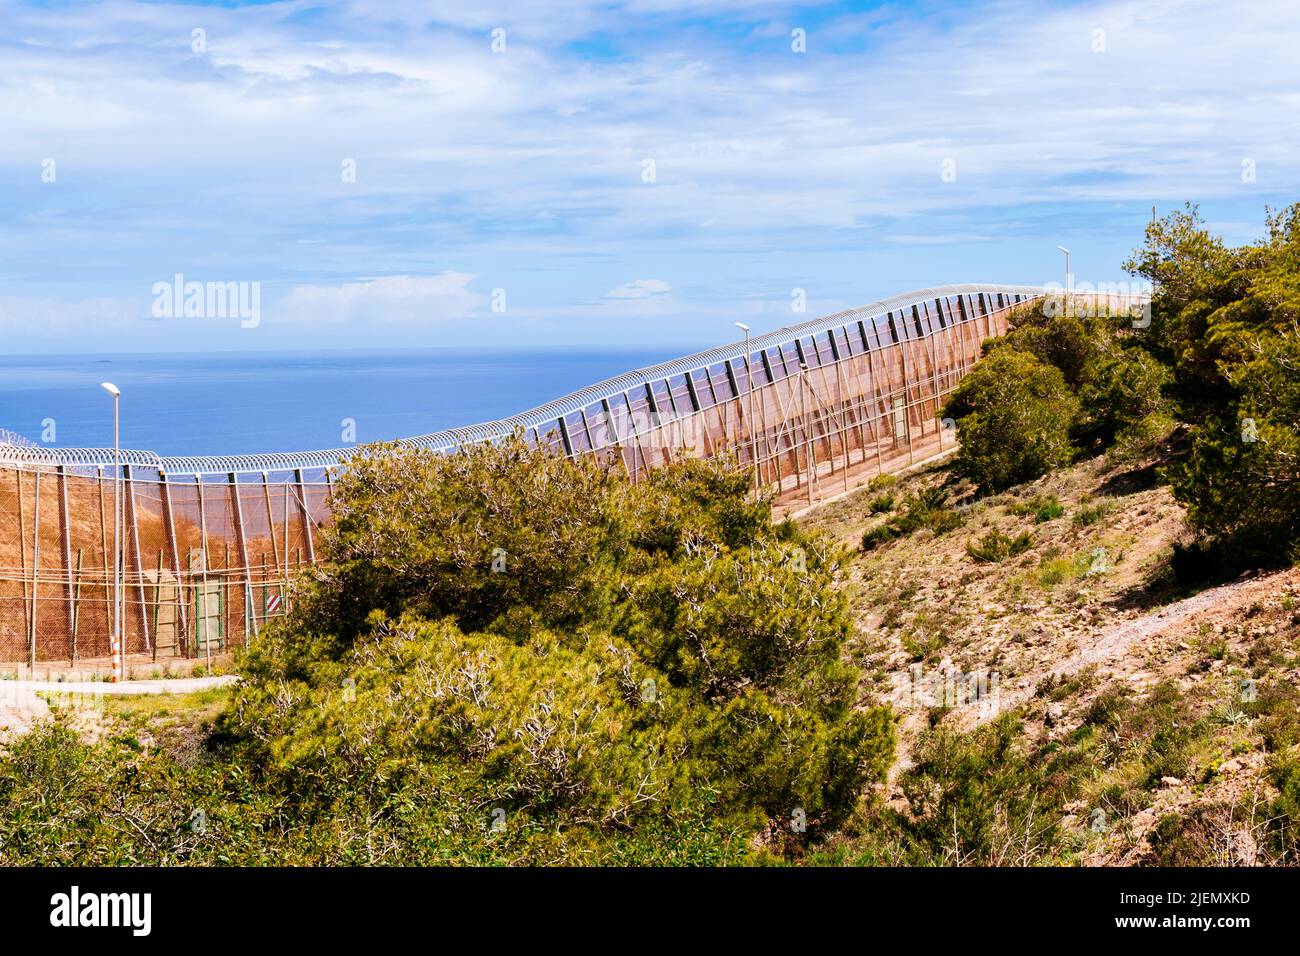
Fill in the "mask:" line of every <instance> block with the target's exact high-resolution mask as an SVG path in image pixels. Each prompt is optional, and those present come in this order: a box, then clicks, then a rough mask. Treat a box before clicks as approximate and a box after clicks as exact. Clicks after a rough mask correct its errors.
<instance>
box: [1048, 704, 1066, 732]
mask: <svg viewBox="0 0 1300 956" xmlns="http://www.w3.org/2000/svg"><path fill="white" fill-rule="evenodd" d="M1064 716H1065V707H1064V706H1063V705H1061V704H1048V705H1047V716H1046V719H1045V720H1044V723H1046V724H1047V726H1048V727H1055V726H1056V725H1057V724H1059V723H1060V722H1061V718H1062V717H1064Z"/></svg>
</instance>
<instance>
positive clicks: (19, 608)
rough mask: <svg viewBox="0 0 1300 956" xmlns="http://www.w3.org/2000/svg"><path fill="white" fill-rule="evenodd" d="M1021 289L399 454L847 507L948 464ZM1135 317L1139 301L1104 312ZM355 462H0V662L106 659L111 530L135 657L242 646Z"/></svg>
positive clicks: (740, 349)
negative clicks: (511, 463) (499, 444)
mask: <svg viewBox="0 0 1300 956" xmlns="http://www.w3.org/2000/svg"><path fill="white" fill-rule="evenodd" d="M1041 294H1042V290H1038V289H1034V288H1032V287H1000V286H947V287H941V288H938V289H931V290H925V291H924V293H913V294H911V295H910V296H903V297H898V298H896V299H892V300H888V301H887V302H884V303H876V304H875V305H873V306H867V307H865V308H863V309H856V310H852V311H850V312H846V313H840V314H838V315H835V316H829V317H826V318H823V319H819V320H816V321H815V322H810V323H805V324H803V325H801V326H796V327H793V328H789V329H782V330H779V331H778V332H774V333H770V334H768V335H765V336H761V337H759V338H757V339H755V340H754V341H753V342H751V343H749V347H748V348H745V347H744V346H742V345H736V346H730V347H728V348H724V349H715V350H712V351H709V352H703V353H699V354H698V355H695V356H690V357H687V358H685V359H679V360H677V361H674V362H668V363H664V364H663V365H659V366H655V367H653V368H649V369H642V370H638V371H636V372H632V373H628V374H626V375H623V376H619V377H618V378H615V379H611V380H609V381H608V382H604V383H601V384H600V385H597V386H592V387H591V388H588V389H584V390H582V391H580V392H577V393H574V394H573V395H570V396H568V397H566V398H564V399H560V400H558V401H556V402H552V403H550V404H549V405H545V406H542V407H541V408H538V409H534V410H533V411H531V412H527V413H524V414H523V415H521V416H517V417H516V418H514V419H507V420H505V421H503V422H493V423H488V424H486V425H479V426H471V427H469V428H466V429H458V430H455V431H452V432H440V433H436V434H433V435H426V436H420V437H418V438H413V439H405V440H403V443H404V444H407V445H412V446H418V447H426V448H433V449H437V450H444V451H452V450H454V449H455V448H457V447H462V446H464V445H467V444H472V443H475V442H483V441H496V440H500V439H501V438H503V437H504V436H506V435H510V434H516V433H517V434H522V435H523V436H524V438H525V440H527V441H530V442H533V443H536V444H539V445H541V446H543V447H547V448H550V449H552V450H554V451H555V452H557V453H559V454H566V455H587V454H595V455H598V456H600V457H601V458H603V459H605V460H606V461H608V462H610V463H611V464H612V465H613V466H615V467H622V468H624V469H626V471H627V474H628V475H629V476H630V477H631V478H632V479H633V480H636V479H638V478H640V477H641V476H642V475H643V474H644V473H646V472H647V470H649V469H652V468H655V467H658V466H660V465H662V464H663V463H665V462H667V461H668V460H670V458H671V457H672V456H674V455H678V454H683V453H685V454H694V455H699V456H704V457H711V456H716V455H722V454H731V455H734V456H735V457H736V458H737V459H738V461H739V462H740V463H741V464H743V465H744V466H746V467H748V468H751V469H753V470H754V472H755V476H756V481H757V482H759V483H761V484H762V485H763V486H765V487H767V488H769V489H772V490H774V491H775V493H776V494H777V495H778V496H786V497H790V496H798V497H803V496H805V495H806V497H807V500H809V501H812V500H814V498H815V497H817V496H821V495H822V494H824V493H825V491H828V490H831V491H833V490H838V489H837V488H836V487H835V482H836V481H837V480H839V481H841V482H842V483H843V485H842V487H844V488H845V489H847V487H848V482H849V476H850V475H851V474H852V473H855V472H859V471H862V470H869V471H871V472H874V473H882V472H887V471H891V470H897V469H899V468H901V467H905V466H907V465H908V464H910V463H912V462H913V461H915V460H917V458H918V455H925V454H929V453H930V452H931V451H932V450H937V449H942V448H944V447H945V445H951V444H952V442H953V436H952V435H951V434H950V433H949V432H948V430H946V429H945V428H944V423H943V422H941V421H940V419H939V415H940V411H941V409H942V407H943V403H944V399H945V397H946V396H947V395H948V394H949V393H951V392H952V390H953V389H954V388H956V386H957V384H958V383H959V382H960V381H961V379H962V377H963V376H964V375H965V374H966V372H967V371H968V370H969V369H970V368H971V367H972V366H973V365H974V364H975V362H976V361H977V360H978V358H979V356H980V350H981V344H982V343H983V341H984V340H986V339H988V338H991V337H994V336H997V335H1000V334H1002V333H1003V332H1005V331H1006V327H1007V322H1008V315H1009V313H1010V311H1011V310H1012V309H1013V308H1014V307H1015V306H1017V305H1019V304H1021V303H1023V302H1025V301H1027V300H1030V299H1033V298H1036V297H1038V296H1040V295H1041ZM1093 298H1094V299H1097V300H1099V301H1098V302H1096V303H1095V304H1097V305H1101V306H1107V307H1111V308H1118V307H1128V306H1129V305H1130V304H1131V297H1125V296H1097V297H1093ZM350 451H351V450H348V449H342V450H336V451H330V452H307V453H302V454H297V455H255V456H244V457H221V458H179V459H178V458H171V459H168V458H160V457H158V456H156V455H153V454H152V453H150V452H140V451H124V452H122V453H121V455H120V458H119V460H120V461H121V462H123V464H121V466H120V467H119V468H115V467H114V464H113V461H114V458H113V451H112V450H111V449H109V450H103V449H52V448H46V447H40V446H31V445H19V444H16V443H5V444H0V662H5V663H9V664H13V663H25V664H27V665H29V666H31V667H35V665H36V664H39V663H50V662H63V661H66V662H68V663H69V664H73V665H75V664H77V663H78V662H81V661H87V660H94V659H97V658H106V657H107V656H108V654H109V651H110V633H111V631H112V608H113V580H114V568H115V563H114V557H113V556H114V553H115V548H114V514H115V509H116V507H117V505H116V502H118V501H120V503H121V509H122V516H123V523H122V529H123V534H122V546H121V552H120V555H121V566H122V569H123V575H122V577H123V590H124V602H123V604H124V610H123V624H122V631H123V638H124V641H125V650H126V653H127V654H128V655H130V656H133V657H135V658H137V659H138V658H139V657H140V656H141V655H143V656H144V657H146V658H152V659H154V660H162V659H168V658H202V657H205V656H208V655H212V654H218V653H222V652H224V651H226V650H229V649H232V648H236V647H245V646H247V644H248V642H249V641H250V640H252V639H254V638H255V637H256V635H257V633H258V631H259V629H260V628H261V627H263V626H264V625H265V624H266V622H267V621H269V620H271V619H272V618H275V617H278V616H280V615H283V614H284V613H286V611H287V610H288V607H289V603H290V601H291V600H292V591H291V588H290V585H291V582H292V581H293V579H294V577H295V575H297V574H298V573H299V572H300V571H301V569H303V568H304V567H309V566H311V565H313V564H314V563H316V561H317V560H318V555H317V540H318V537H319V533H320V530H321V528H322V526H324V525H325V524H326V523H327V522H328V521H329V516H330V506H331V500H332V496H333V483H334V477H335V475H336V473H337V469H338V468H339V467H341V466H342V464H343V463H344V462H345V460H346V457H347V455H348V454H349V453H350Z"/></svg>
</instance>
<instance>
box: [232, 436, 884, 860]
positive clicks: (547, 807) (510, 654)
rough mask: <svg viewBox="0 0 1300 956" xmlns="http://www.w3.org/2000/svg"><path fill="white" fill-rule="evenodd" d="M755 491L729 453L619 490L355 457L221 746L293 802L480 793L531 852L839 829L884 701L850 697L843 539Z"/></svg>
mask: <svg viewBox="0 0 1300 956" xmlns="http://www.w3.org/2000/svg"><path fill="white" fill-rule="evenodd" d="M747 490H748V475H747V474H745V473H743V472H739V473H738V472H736V471H735V470H734V469H733V468H730V467H728V466H727V464H726V463H716V462H700V461H682V462H677V463H674V464H672V465H670V466H668V467H667V468H665V469H663V470H661V471H657V472H655V473H654V474H653V475H652V476H650V477H649V478H648V479H647V480H644V481H642V482H640V483H638V484H633V483H632V482H631V481H630V480H628V478H627V477H626V476H625V475H623V474H622V473H621V472H618V471H615V470H613V469H610V468H606V467H604V466H602V465H600V464H599V463H597V462H595V461H593V460H591V459H590V458H584V459H579V460H569V459H564V458H559V457H557V456H554V455H552V454H550V453H547V452H545V451H542V450H540V449H536V448H532V447H530V446H528V445H525V444H524V443H523V442H522V441H521V440H519V439H514V440H511V441H507V442H504V443H502V444H500V445H485V446H480V447H476V448H472V449H468V450H466V451H465V452H464V453H463V454H457V455H446V456H444V455H437V454H433V453H428V452H422V451H410V450H406V449H398V448H395V447H378V448H372V449H368V450H365V451H363V452H362V453H360V454H359V455H358V456H357V458H356V459H355V460H354V461H352V462H351V463H350V464H349V467H348V469H347V471H346V473H345V474H344V476H343V477H342V479H341V480H340V481H339V483H338V485H337V486H336V502H335V507H336V514H337V516H338V518H337V521H336V523H335V525H334V527H333V528H332V529H331V530H330V531H329V532H328V533H327V534H326V535H325V537H324V548H325V552H326V557H327V560H326V562H325V564H324V565H323V566H322V567H321V568H320V569H319V574H318V575H317V577H316V579H315V580H313V581H312V582H310V583H309V584H308V585H307V586H306V588H305V590H304V591H303V593H301V594H300V595H299V596H298V600H297V601H296V606H295V610H294V612H293V613H292V614H290V616H289V617H288V618H287V619H286V620H285V621H284V622H283V623H282V624H280V625H279V626H276V627H272V628H271V629H270V630H269V632H267V633H264V635H263V636H262V639H261V640H260V642H259V644H258V645H257V646H256V647H255V648H254V650H253V651H252V652H251V653H250V654H249V655H248V657H247V659H246V661H245V668H244V671H245V683H244V684H243V685H242V687H241V690H240V694H239V699H238V701H237V704H236V706H235V707H233V708H231V710H230V711H229V712H228V713H227V715H226V716H225V718H224V720H223V723H222V732H223V734H224V735H225V739H226V740H227V741H228V742H229V746H231V747H233V748H235V749H236V750H238V751H239V753H240V754H241V760H242V761H243V762H246V763H248V764H250V765H253V766H256V767H258V768H260V770H261V772H262V773H264V774H265V777H266V780H267V781H268V783H269V785H270V786H271V787H272V788H273V790H274V791H275V792H277V793H280V794H282V795H283V796H284V798H285V799H287V800H289V801H291V802H292V803H293V804H294V805H295V806H297V807H299V810H300V813H302V814H303V816H305V817H308V818H310V819H321V818H323V817H324V818H330V817H336V816H337V815H338V814H340V813H342V814H343V815H344V816H346V817H347V818H349V819H352V818H354V817H355V816H356V814H358V813H361V814H364V815H366V816H371V815H378V817H379V818H382V819H389V818H390V817H391V815H392V813H393V812H394V810H393V808H394V807H396V806H403V805H405V803H406V802H407V801H409V800H422V801H425V802H428V801H433V802H434V803H435V804H436V805H437V806H438V807H440V808H441V809H440V810H439V814H440V816H439V819H444V818H448V817H449V816H458V815H459V814H461V813H463V812H467V811H466V808H470V807H480V808H483V809H481V810H480V811H479V814H478V815H479V817H481V818H482V819H484V820H485V819H486V818H487V813H488V811H489V810H492V809H493V808H495V809H498V810H500V812H501V814H502V815H504V816H505V817H506V819H508V820H510V821H512V823H511V825H512V827H513V828H514V829H513V830H512V831H511V832H512V836H511V838H512V839H514V838H515V837H517V836H518V835H519V834H520V833H530V834H532V836H529V837H528V838H527V839H526V840H525V841H524V843H522V844H519V845H517V846H516V847H515V850H514V851H513V852H517V853H519V854H521V855H522V856H523V857H524V858H537V856H538V855H539V854H543V853H544V852H549V851H547V850H544V849H543V847H550V845H551V844H550V843H548V842H546V841H547V840H549V839H551V838H550V837H545V838H544V837H543V836H542V835H541V834H554V833H564V834H566V836H565V839H566V840H570V839H575V840H582V841H587V842H588V843H591V841H594V845H597V846H606V845H608V842H609V841H610V840H611V839H613V835H614V834H615V833H618V832H632V833H636V832H642V831H645V832H651V831H653V832H663V831H664V829H665V828H668V829H673V828H674V827H676V826H677V825H679V824H680V823H681V822H682V821H683V820H688V819H690V820H698V819H699V818H701V817H703V818H706V819H709V820H712V821H714V822H715V823H722V824H725V825H726V826H728V827H732V826H734V827H739V828H741V829H743V830H746V831H747V832H751V833H752V832H754V831H755V830H756V829H758V828H759V827H764V826H766V827H770V828H772V830H773V832H774V833H778V832H784V833H785V834H786V835H787V837H788V838H789V837H791V836H793V835H794V834H793V833H792V830H791V826H790V821H791V820H792V819H797V820H799V821H800V827H799V829H798V832H797V837H798V838H799V839H803V838H805V837H806V835H807V834H812V833H816V832H820V831H822V830H824V829H825V828H827V827H831V826H834V825H835V824H836V823H837V822H838V821H840V820H842V819H844V817H845V816H846V815H847V814H848V813H849V812H850V811H851V810H852V809H853V808H854V806H855V805H856V803H857V801H858V799H859V797H860V795H861V792H862V790H863V788H864V787H865V786H867V785H868V784H869V783H871V782H872V781H879V780H882V779H883V776H884V773H885V771H886V769H887V768H888V766H889V764H890V762H891V761H892V757H893V743H894V725H893V717H892V715H891V714H890V712H889V711H888V710H887V709H886V708H872V709H862V708H860V707H859V706H858V704H857V686H858V681H859V675H858V672H857V670H856V669H855V668H854V667H852V666H851V665H850V664H848V663H847V662H846V661H845V659H844V647H845V643H846V641H847V640H848V638H849V637H850V635H851V634H852V623H851V622H852V617H851V614H850V611H849V609H848V607H847V604H846V602H845V599H844V598H843V596H842V594H841V592H839V591H838V590H837V589H836V588H835V586H834V583H835V578H836V576H837V574H838V572H839V564H840V560H841V558H840V555H839V552H838V551H837V550H836V549H835V548H833V547H832V546H830V545H829V544H828V543H826V542H823V541H820V540H815V539H801V538H799V537H798V536H797V535H794V536H792V535H791V534H790V532H789V531H787V530H779V529H777V528H775V527H773V526H772V524H771V520H770V507H769V505H768V504H767V503H766V502H764V501H759V502H755V501H753V500H752V499H750V498H749V496H748V494H747ZM792 539H793V540H792ZM420 794H423V796H418V795H420ZM728 821H729V822H728ZM706 832H711V831H709V829H708V828H706ZM584 834H585V835H584ZM479 835H480V837H481V836H482V834H481V833H480V834H479ZM538 841H541V842H538Z"/></svg>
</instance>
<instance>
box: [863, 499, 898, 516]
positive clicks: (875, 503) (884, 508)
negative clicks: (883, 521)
mask: <svg viewBox="0 0 1300 956" xmlns="http://www.w3.org/2000/svg"><path fill="white" fill-rule="evenodd" d="M867 510H868V511H870V512H871V513H872V514H873V515H881V514H886V513H888V512H890V511H893V510H894V496H893V495H876V497H874V498H872V499H871V501H870V502H868V503H867Z"/></svg>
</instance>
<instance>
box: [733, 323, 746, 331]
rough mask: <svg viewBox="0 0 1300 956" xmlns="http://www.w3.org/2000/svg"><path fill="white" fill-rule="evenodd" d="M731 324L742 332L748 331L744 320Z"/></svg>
mask: <svg viewBox="0 0 1300 956" xmlns="http://www.w3.org/2000/svg"><path fill="white" fill-rule="evenodd" d="M732 325H734V326H735V327H736V328H738V329H740V331H742V332H748V331H749V326H748V325H746V324H745V323H744V322H733V323H732Z"/></svg>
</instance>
